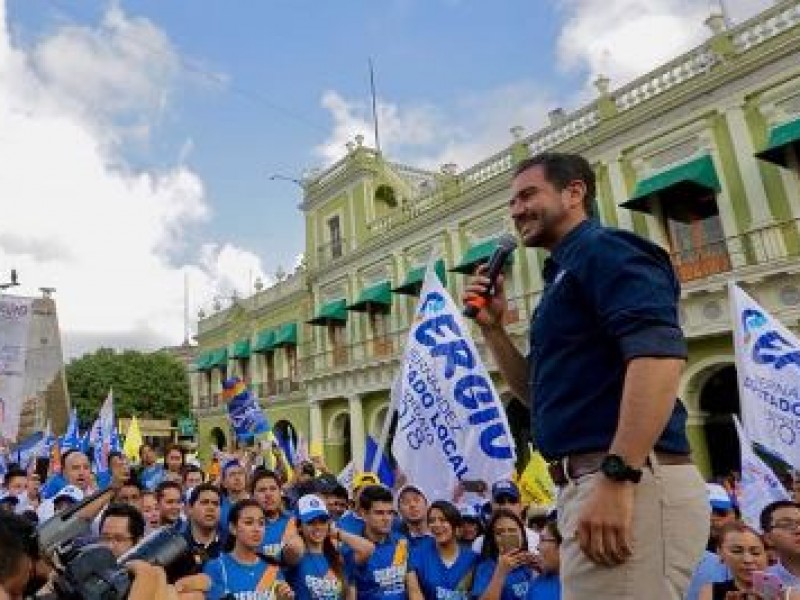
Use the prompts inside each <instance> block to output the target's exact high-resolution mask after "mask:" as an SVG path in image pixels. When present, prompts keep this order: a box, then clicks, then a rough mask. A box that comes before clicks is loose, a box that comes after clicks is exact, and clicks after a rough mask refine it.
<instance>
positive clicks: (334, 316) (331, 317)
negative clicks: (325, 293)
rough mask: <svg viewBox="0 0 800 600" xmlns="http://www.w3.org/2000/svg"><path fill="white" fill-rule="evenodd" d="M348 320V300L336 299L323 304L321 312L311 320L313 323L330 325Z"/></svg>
mask: <svg viewBox="0 0 800 600" xmlns="http://www.w3.org/2000/svg"><path fill="white" fill-rule="evenodd" d="M345 321H347V300H345V299H344V298H342V299H341V300H334V301H333V302H328V303H327V304H323V305H322V308H320V309H319V312H318V313H317V314H316V315H315V316H314V318H313V319H311V320H310V321H309V323H311V324H312V325H328V324H329V323H344V322H345Z"/></svg>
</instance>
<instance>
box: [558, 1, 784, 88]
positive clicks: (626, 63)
mask: <svg viewBox="0 0 800 600" xmlns="http://www.w3.org/2000/svg"><path fill="white" fill-rule="evenodd" d="M771 3H772V2H771V0H725V3H724V4H725V6H726V8H727V10H728V15H729V17H730V18H731V20H732V21H741V20H743V19H745V18H748V17H750V16H752V15H754V14H755V13H757V12H759V11H760V10H763V9H764V8H766V7H767V6H769V5H770V4H771ZM558 4H559V5H560V8H561V9H562V10H563V13H564V14H565V22H564V25H563V26H562V28H561V33H560V35H559V40H558V56H559V61H560V64H561V65H562V66H563V67H564V68H565V69H581V70H586V71H588V75H589V77H588V81H592V80H593V79H594V78H595V77H596V76H597V75H598V74H603V75H606V76H608V77H610V78H611V81H612V85H613V86H614V87H617V86H620V85H622V84H624V83H626V82H627V81H630V80H631V79H634V78H635V77H637V76H639V75H642V74H644V73H646V72H648V71H650V70H652V69H654V68H656V67H658V66H659V65H661V64H663V63H665V62H668V61H669V60H671V59H672V58H674V57H675V56H677V55H679V54H680V53H682V52H685V51H687V50H689V49H691V48H692V47H694V46H696V45H698V44H700V43H702V42H703V41H705V40H706V39H708V37H709V35H710V30H709V29H708V27H706V25H705V24H704V21H705V19H706V18H707V17H708V16H709V14H710V13H711V11H712V8H714V7H715V6H718V4H717V3H716V2H714V1H712V2H709V1H708V0H604V1H603V3H602V10H598V2H597V0H559V1H558Z"/></svg>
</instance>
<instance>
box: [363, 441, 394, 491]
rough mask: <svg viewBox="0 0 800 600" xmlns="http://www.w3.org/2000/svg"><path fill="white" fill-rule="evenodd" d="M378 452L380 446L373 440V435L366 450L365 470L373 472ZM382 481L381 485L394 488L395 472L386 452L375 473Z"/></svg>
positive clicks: (382, 454) (382, 453) (382, 455)
mask: <svg viewBox="0 0 800 600" xmlns="http://www.w3.org/2000/svg"><path fill="white" fill-rule="evenodd" d="M377 452H378V444H377V443H376V442H375V440H374V439H372V436H371V435H368V436H367V443H366V447H365V448H364V470H365V471H371V470H372V463H373V462H375V454H377ZM375 474H376V475H377V476H378V478H379V479H380V480H381V483H382V484H383V485H385V486H386V487H388V488H390V489H391V488H393V487H394V470H393V469H392V465H391V463H390V462H389V458H388V457H387V456H386V453H385V452H381V457H380V460H379V462H378V467H377V469H376V473H375Z"/></svg>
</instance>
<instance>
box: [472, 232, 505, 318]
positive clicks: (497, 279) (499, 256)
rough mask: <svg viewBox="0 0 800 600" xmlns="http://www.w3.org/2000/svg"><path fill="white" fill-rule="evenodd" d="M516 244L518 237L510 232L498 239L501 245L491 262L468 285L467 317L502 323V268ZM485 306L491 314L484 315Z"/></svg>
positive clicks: (503, 295)
mask: <svg viewBox="0 0 800 600" xmlns="http://www.w3.org/2000/svg"><path fill="white" fill-rule="evenodd" d="M516 247H517V240H516V239H515V238H514V236H513V235H511V234H508V233H507V234H505V235H503V236H501V237H500V239H499V240H498V241H497V248H495V251H494V252H493V253H492V255H491V257H490V258H489V262H488V263H486V265H483V266H481V267H480V268H479V269H478V271H477V273H476V275H475V276H474V277H473V278H472V279H470V282H469V284H468V285H467V288H466V290H465V293H464V298H463V299H464V316H465V317H468V318H470V319H475V320H476V322H478V324H480V325H498V324H500V323H501V322H502V317H503V313H504V312H505V308H506V299H505V294H504V293H503V276H502V272H503V267H504V266H505V263H506V260H507V259H508V257H509V256H510V255H511V253H512V252H514V250H515V249H516ZM484 309H486V310H487V311H488V312H489V313H490V314H489V315H488V318H482V317H481V311H482V310H484Z"/></svg>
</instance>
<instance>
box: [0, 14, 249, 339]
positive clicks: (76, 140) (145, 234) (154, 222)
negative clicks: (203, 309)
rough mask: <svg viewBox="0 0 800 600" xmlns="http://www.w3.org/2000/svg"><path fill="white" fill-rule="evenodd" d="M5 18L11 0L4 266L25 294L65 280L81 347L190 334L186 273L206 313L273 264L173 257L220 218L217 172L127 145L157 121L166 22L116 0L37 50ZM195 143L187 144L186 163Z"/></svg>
mask: <svg viewBox="0 0 800 600" xmlns="http://www.w3.org/2000/svg"><path fill="white" fill-rule="evenodd" d="M5 27H6V23H5V3H4V0H0V164H2V165H3V169H2V171H0V214H2V218H0V269H2V271H7V270H8V269H10V268H11V267H15V268H16V269H17V270H18V271H19V274H20V280H21V282H22V283H23V284H24V286H26V287H24V288H22V292H23V293H31V292H33V291H34V290H35V289H36V287H38V286H52V287H55V288H56V289H57V292H56V298H57V301H58V309H59V319H60V324H61V328H62V332H63V335H64V340H65V346H66V352H67V354H68V355H74V354H75V353H76V352H81V351H85V350H87V349H92V348H93V347H96V346H97V345H99V344H106V345H111V346H118V345H119V346H127V347H130V346H134V347H140V348H153V347H158V346H161V345H167V344H176V343H179V342H180V341H181V340H182V339H183V330H184V325H183V321H184V319H183V313H184V310H183V300H184V274H187V273H188V276H189V278H190V285H191V287H192V289H193V291H194V294H193V296H194V302H193V306H192V309H191V310H192V312H191V313H190V314H191V315H194V314H196V309H197V307H198V306H199V305H200V304H201V303H203V304H205V303H208V302H209V301H210V298H212V297H213V296H214V295H215V294H219V293H230V292H231V291H232V290H233V289H238V290H239V291H240V292H245V290H247V289H248V288H247V285H246V284H247V283H248V281H249V278H250V277H253V278H254V277H256V276H262V277H263V273H262V267H261V261H260V260H259V259H258V257H256V256H255V255H253V254H252V253H249V252H247V251H245V250H242V249H239V248H236V247H234V246H231V245H229V244H220V245H217V246H204V247H203V248H201V249H199V250H196V251H195V252H196V255H197V264H195V265H176V264H173V262H172V260H171V258H170V257H171V256H174V255H176V254H177V253H178V252H179V251H180V253H181V254H182V255H184V256H191V255H192V254H193V252H192V248H187V247H186V246H187V244H188V242H187V233H188V232H189V231H190V230H191V228H192V227H193V226H196V225H197V224H199V223H201V222H203V221H205V220H207V219H208V218H210V209H209V206H208V203H207V199H206V195H205V186H204V184H203V181H202V180H201V178H200V177H199V175H198V174H197V173H195V172H193V171H192V170H190V169H189V168H187V167H185V166H183V164H177V165H173V166H167V167H165V168H163V169H162V170H160V171H136V170H133V169H131V168H130V167H129V166H128V165H127V164H126V162H125V160H124V158H122V156H121V152H119V150H120V148H121V146H120V145H119V144H120V143H122V142H124V141H125V139H126V138H128V137H129V136H128V134H127V132H129V131H130V130H131V128H133V129H136V128H139V129H141V130H142V131H141V132H140V135H142V136H146V135H147V134H148V132H149V129H150V127H152V126H154V125H157V119H158V116H159V114H160V113H161V112H162V111H163V110H164V107H165V104H164V99H165V98H169V97H170V91H171V90H172V89H173V86H174V85H175V81H174V77H175V68H176V65H177V64H178V57H177V55H176V54H175V52H174V50H173V49H172V47H171V45H170V44H169V42H168V40H167V39H166V37H165V36H164V34H163V33H162V32H161V31H160V30H158V29H157V28H156V27H155V26H154V25H152V24H151V23H150V22H148V21H146V20H144V19H138V18H130V17H128V16H126V15H125V14H124V13H123V12H122V11H121V10H120V9H119V8H117V7H115V6H112V7H111V8H110V9H109V11H108V13H107V14H106V16H105V18H104V19H103V21H102V22H101V24H100V25H99V26H98V27H97V29H89V28H84V27H77V26H68V27H65V28H62V29H60V30H59V31H57V32H55V33H54V34H53V35H52V36H51V37H48V38H46V39H44V40H42V41H41V42H40V43H39V44H38V45H37V46H36V47H34V48H33V49H31V50H28V51H24V50H21V49H19V48H14V47H12V45H11V43H10V41H9V38H8V35H7V33H6V28H5ZM137 39H140V40H142V42H141V43H142V45H143V46H144V45H145V44H146V45H147V47H148V48H149V49H150V50H147V51H145V50H144V49H143V48H138V47H137V42H136V40H137ZM153 48H157V49H158V51H157V52H155V53H153V52H152V49H153ZM190 151H191V143H190V142H187V143H186V144H185V146H184V148H183V149H182V150H181V153H180V156H179V158H180V162H181V163H182V162H183V159H184V158H185V157H186V155H187V154H188V153H189V152H190ZM3 274H5V273H3Z"/></svg>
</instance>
